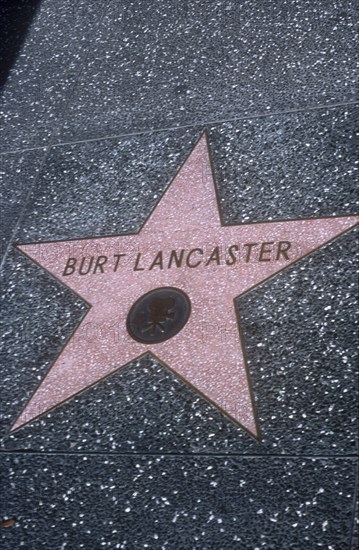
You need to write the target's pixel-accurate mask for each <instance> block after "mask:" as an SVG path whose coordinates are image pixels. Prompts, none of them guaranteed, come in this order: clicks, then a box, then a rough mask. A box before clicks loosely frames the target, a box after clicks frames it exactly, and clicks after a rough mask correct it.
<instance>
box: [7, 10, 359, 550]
mask: <svg viewBox="0 0 359 550" xmlns="http://www.w3.org/2000/svg"><path fill="white" fill-rule="evenodd" d="M24 1H26V0H24ZM0 13H1V7H0ZM356 20H357V15H356V12H355V5H354V2H352V1H345V2H344V1H339V2H332V3H330V4H329V3H327V2H324V1H319V0H317V1H314V2H299V1H298V2H296V1H293V2H287V1H283V2H280V3H275V4H274V3H269V2H259V1H254V0H248V1H243V2H238V3H234V2H229V1H226V2H210V3H207V2H206V3H205V2H191V3H190V2H181V4H180V5H177V2H176V3H175V2H171V1H169V2H166V3H160V4H158V5H156V6H152V5H151V6H150V5H149V4H145V3H141V2H140V3H138V2H137V3H136V4H134V3H128V2H126V3H123V2H107V3H103V2H96V3H94V2H90V3H89V2H82V0H77V1H76V2H68V1H67V0H63V1H62V0H61V2H58V3H56V10H55V9H54V5H53V4H52V3H51V2H48V1H47V0H43V2H42V5H41V7H40V9H39V11H38V13H37V15H36V18H35V20H34V22H33V24H32V26H31V28H30V31H29V34H28V36H27V38H26V40H25V43H24V46H23V49H22V51H21V55H20V57H19V58H18V60H17V62H16V64H15V66H14V69H13V71H12V73H11V75H10V78H9V80H8V83H7V85H6V87H5V88H4V91H3V96H2V100H3V103H2V107H1V109H0V111H1V112H4V113H5V114H6V118H5V124H4V126H3V130H2V132H3V134H2V135H3V136H4V137H3V138H2V139H1V151H3V154H1V155H0V163H1V164H0V176H1V192H2V196H3V197H4V200H3V201H2V202H3V204H2V208H3V209H4V212H5V215H4V220H5V223H3V252H5V251H6V250H7V251H8V253H7V254H6V257H5V259H4V268H3V272H2V302H1V308H2V318H3V319H4V329H3V331H2V342H3V347H2V351H1V355H0V360H1V364H0V369H1V371H0V372H1V378H0V394H1V395H0V407H1V408H0V436H1V440H0V469H1V487H0V492H1V494H2V497H1V499H0V538H1V544H0V546H1V547H2V548H5V549H6V550H8V549H9V550H12V549H17V548H29V549H31V550H32V549H34V550H37V549H38V548H51V550H52V549H55V550H60V549H61V550H62V549H64V548H71V549H73V548H86V549H91V550H92V549H95V550H97V549H98V548H129V549H131V550H132V549H137V548H138V549H139V548H150V549H156V550H157V549H161V550H162V549H167V548H168V549H176V550H177V548H186V549H187V548H191V549H192V548H194V549H197V548H198V549H208V550H212V549H214V550H222V549H231V550H232V549H233V548H239V549H241V550H242V549H245V550H247V549H248V550H257V549H262V548H264V549H273V550H279V549H280V550H287V549H288V548H290V549H292V548H293V549H298V550H307V549H312V548H325V549H328V550H355V549H356V547H357V546H356V545H357V530H356V528H355V527H354V510H355V491H356V487H357V481H358V480H357V452H358V437H357V435H358V422H357V398H358V397H357V396H358V392H357V389H358V386H357V374H356V373H357V345H356V331H357V315H356V312H357V296H358V289H357V279H356V273H355V272H356V269H355V267H356V266H355V262H354V256H355V252H356V249H357V247H356V241H355V237H356V233H357V231H351V232H350V233H348V234H346V235H343V236H341V237H340V238H338V239H337V240H336V241H335V242H333V243H332V244H330V245H328V246H326V247H324V248H322V249H321V250H318V251H317V252H315V253H313V254H312V255H310V256H309V257H307V258H305V259H303V260H301V261H300V262H298V263H297V264H295V265H294V266H292V267H291V268H290V269H287V270H286V271H283V272H282V273H281V274H279V275H278V276H276V277H275V278H273V279H272V280H269V281H267V282H266V283H265V284H263V285H261V286H259V287H258V288H256V289H255V290H254V291H252V292H250V293H248V294H246V295H245V296H242V297H240V298H239V299H238V300H237V307H238V311H239V315H240V321H241V327H242V331H243V335H244V339H245V344H246V353H247V357H248V363H249V370H250V376H251V380H252V385H253V391H254V397H255V402H256V407H257V411H258V416H259V421H260V425H261V430H262V437H263V440H262V442H261V443H260V444H259V443H257V442H255V441H254V440H253V439H252V438H250V437H249V436H248V435H247V434H246V433H245V432H244V431H243V430H241V429H240V428H239V427H236V426H235V425H234V424H232V423H231V422H230V421H229V420H227V419H225V418H224V417H223V416H222V415H221V414H220V413H219V412H218V411H216V410H215V409H214V408H213V407H211V406H210V405H209V404H208V403H207V402H206V401H205V400H204V399H203V398H201V397H200V396H198V395H196V393H195V392H194V391H193V390H192V389H190V388H188V387H187V386H186V385H185V384H184V383H183V382H181V381H180V380H179V379H177V378H176V377H175V376H174V375H173V374H172V373H170V372H168V371H167V370H166V369H165V368H164V367H163V366H162V365H159V364H158V363H157V362H156V361H155V360H154V359H152V358H150V357H146V358H143V359H142V360H141V361H137V362H136V361H135V362H133V363H131V364H129V365H128V366H126V367H125V368H124V369H123V370H122V371H118V372H116V373H115V374H113V375H112V376H111V377H109V378H107V379H106V380H103V381H101V382H99V383H98V384H96V385H95V386H94V387H92V388H90V389H88V390H87V391H85V392H83V393H81V394H80V395H78V396H76V397H74V398H73V399H71V400H70V401H69V402H67V403H65V404H63V405H62V406H59V407H57V408H56V409H54V410H53V411H51V412H50V413H48V414H46V415H44V416H43V417H41V418H40V419H38V420H36V421H34V422H32V423H30V424H28V425H27V426H25V427H24V428H22V429H20V430H18V431H17V432H15V433H13V434H11V435H9V434H8V429H9V426H10V425H11V424H12V422H13V421H14V420H15V418H16V416H17V415H18V414H19V412H20V410H21V408H22V407H23V406H24V404H25V403H26V402H27V400H28V399H29V398H30V397H31V395H32V393H33V392H34V390H35V389H36V387H37V386H38V384H39V382H40V380H41V378H42V377H43V376H44V375H45V373H46V372H47V371H48V370H49V368H50V367H51V365H52V363H53V361H54V360H55V358H56V357H57V356H58V354H59V353H60V351H61V349H62V348H63V346H64V344H65V343H66V341H67V340H68V338H69V337H70V336H71V334H72V333H73V331H74V330H75V328H76V326H77V325H78V323H80V322H81V319H82V317H83V315H84V314H85V312H86V310H87V306H86V305H85V304H84V303H83V302H82V301H81V300H80V299H78V298H77V297H76V296H75V295H74V294H73V293H72V292H71V291H70V290H68V289H66V288H65V287H64V286H63V285H61V284H60V283H59V282H58V281H56V280H54V279H53V278H52V277H51V276H50V275H48V274H47V273H45V272H44V271H43V270H42V269H41V268H39V267H38V266H36V265H34V264H33V263H31V262H30V261H29V260H28V259H27V258H25V257H23V256H22V255H21V254H20V253H19V252H17V251H16V250H15V249H14V246H13V244H14V243H15V242H16V243H19V242H32V241H46V240H56V239H67V238H78V237H84V236H96V235H111V234H116V233H119V232H131V231H137V230H138V229H139V228H140V226H141V224H142V223H143V222H144V220H145V219H146V217H147V216H148V215H149V213H150V212H151V209H152V208H153V206H154V205H155V204H156V202H157V201H158V199H159V197H160V196H161V194H162V193H163V191H164V190H165V188H166V186H167V185H168V183H169V181H170V180H171V178H172V177H173V175H174V173H175V172H176V170H177V168H178V166H179V165H180V164H181V163H182V162H183V160H184V159H185V158H186V156H187V154H188V152H189V151H190V150H191V146H192V144H193V143H194V142H195V141H196V140H197V139H198V136H199V135H200V133H201V132H202V131H203V128H204V127H206V128H207V130H208V134H209V141H210V146H211V151H212V157H213V167H214V171H215V175H216V179H217V185H218V192H219V198H220V203H221V208H222V215H223V219H224V221H225V222H226V223H241V222H255V221H261V220H267V219H290V218H297V217H299V218H305V217H314V216H331V215H346V214H353V213H355V212H356V211H357V199H358V191H357V185H356V181H357V166H358V164H357V155H356V151H357V138H356V136H355V134H356V128H357V120H358V107H357V105H353V104H351V103H352V102H353V100H354V99H355V95H354V93H355V88H354V82H355V74H354V66H355V55H356V53H355V52H356V49H357V48H356V43H355V39H354V31H355V23H356ZM338 104H340V105H338ZM323 105H324V107H323ZM289 111H293V112H289ZM271 113H272V114H271ZM236 117H237V118H236ZM221 120H223V122H218V123H215V121H221ZM183 125H186V127H178V128H177V126H183ZM174 127H176V128H174ZM139 131H143V133H139ZM127 134H133V135H127ZM108 135H112V136H116V137H113V138H111V139H104V136H108ZM88 138H91V140H90V141H86V140H87V139H88ZM75 140H80V141H82V140H84V141H83V142H81V143H74V141H75ZM65 141H66V142H67V143H62V142H65ZM40 145H41V146H44V148H41V147H39V146H40ZM29 147H30V148H34V149H33V150H30V151H28V150H25V149H27V148H29ZM6 151H7V152H8V153H7V152H6ZM9 151H16V152H12V153H9ZM14 232H15V233H14ZM105 329H106V330H107V331H111V330H113V327H111V326H106V327H105ZM8 519H10V520H13V522H10V523H12V526H9V527H5V525H6V523H3V522H4V521H5V522H6V520H8Z"/></svg>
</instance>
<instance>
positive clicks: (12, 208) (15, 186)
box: [0, 149, 45, 260]
mask: <svg viewBox="0 0 359 550" xmlns="http://www.w3.org/2000/svg"><path fill="white" fill-rule="evenodd" d="M44 154H45V150H44V149H38V150H35V151H27V152H22V153H11V154H7V155H0V220H1V241H0V247H1V248H0V260H1V259H2V258H3V255H4V252H5V250H6V247H7V245H8V242H9V241H10V239H11V237H12V233H13V231H14V230H15V228H16V223H17V221H18V219H19V216H20V213H21V211H22V209H23V207H24V202H25V200H26V197H27V195H28V193H29V191H30V190H31V188H32V187H33V185H34V183H35V181H36V178H37V176H38V173H39V169H40V165H41V161H42V159H43V157H44Z"/></svg>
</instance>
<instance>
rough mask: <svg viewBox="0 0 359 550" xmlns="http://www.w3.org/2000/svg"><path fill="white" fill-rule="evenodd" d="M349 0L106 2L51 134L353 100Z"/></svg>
mask: <svg viewBox="0 0 359 550" xmlns="http://www.w3.org/2000/svg"><path fill="white" fill-rule="evenodd" d="M356 21H357V15H356V9H355V2H354V1H352V0H349V1H348V2H345V3H344V2H337V3H333V2H331V3H328V2H327V1H325V0H319V1H316V2H308V1H307V2H294V3H293V2H291V3H283V2H277V3H273V2H254V1H253V2H229V1H228V0H223V1H218V2H216V3H208V2H203V1H197V2H189V1H185V2H180V3H179V2H177V1H174V0H173V1H171V2H162V3H160V4H157V5H156V7H154V6H153V5H152V4H146V3H145V2H143V3H141V4H140V6H139V4H138V3H136V4H128V3H126V2H120V3H114V4H112V5H110V6H109V9H108V12H107V13H106V15H105V17H104V18H103V20H102V21H101V25H100V26H99V29H98V31H97V33H96V35H95V36H94V37H93V39H92V43H91V48H92V53H91V62H90V63H88V64H86V65H85V66H84V69H83V72H82V74H81V77H80V78H79V80H78V82H77V85H76V89H75V92H74V94H73V97H72V100H71V105H70V108H69V110H68V111H67V114H66V120H65V124H64V126H63V128H62V131H61V133H60V135H59V138H58V139H59V140H61V141H70V140H73V139H87V138H98V137H104V136H109V135H122V134H124V133H131V132H138V131H144V130H150V129H160V128H171V127H175V126H183V125H189V124H190V125H192V124H194V123H198V124H203V123H204V122H206V123H207V122H208V121H212V122H213V121H220V120H228V119H233V118H236V117H242V116H247V115H254V114H256V115H258V114H263V113H268V112H271V111H274V112H278V111H287V110H289V109H298V108H308V107H313V106H317V105H326V104H333V103H346V102H349V101H355V100H356V89H355V81H356V80H355V79H356V70H355V58H356V41H355V25H356Z"/></svg>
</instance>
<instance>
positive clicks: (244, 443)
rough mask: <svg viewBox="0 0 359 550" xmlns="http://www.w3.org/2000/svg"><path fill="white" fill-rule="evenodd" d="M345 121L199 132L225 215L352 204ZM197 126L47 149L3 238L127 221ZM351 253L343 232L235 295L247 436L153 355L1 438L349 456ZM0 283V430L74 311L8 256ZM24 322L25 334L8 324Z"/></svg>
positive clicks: (346, 209)
mask: <svg viewBox="0 0 359 550" xmlns="http://www.w3.org/2000/svg"><path fill="white" fill-rule="evenodd" d="M353 120H354V109H352V108H351V109H349V110H346V109H344V108H343V109H330V110H328V111H316V112H311V113H301V114H291V115H281V116H276V117H274V116H273V117H268V118H266V119H256V120H253V121H250V120H249V121H246V122H245V123H243V122H238V123H237V125H234V124H232V123H231V125H228V124H224V125H216V126H213V127H211V128H210V129H209V135H210V143H211V146H212V149H213V156H214V164H215V170H216V175H217V179H218V185H219V192H220V196H221V204H222V205H223V213H224V215H225V217H226V220H227V221H229V222H237V221H238V222H239V221H242V220H246V221H248V220H249V221H256V220H258V219H265V218H266V217H273V218H274V217H277V216H278V217H280V218H285V217H293V213H294V212H295V211H296V210H295V208H296V209H297V212H298V214H299V215H301V216H303V217H304V216H309V217H310V216H319V215H323V216H324V215H330V214H331V213H335V214H346V213H347V214H349V213H352V212H353V204H352V203H353V188H354V181H353V177H352V162H353V158H352V153H353V150H352V148H351V140H350V139H349V136H350V135H351V125H352V123H353ZM271 129H272V130H271ZM199 132H200V129H198V130H197V129H196V128H192V129H181V130H176V131H174V132H162V133H154V134H151V135H150V134H146V135H142V136H132V137H128V138H122V139H120V140H118V139H109V140H99V141H96V142H88V143H84V144H74V145H68V146H58V147H54V148H53V149H52V151H51V153H50V155H49V157H48V159H47V163H46V166H45V168H44V170H43V172H42V174H41V177H40V182H39V185H38V187H37V188H36V191H35V193H34V194H33V196H32V198H31V200H30V201H29V206H28V209H27V215H26V216H25V217H24V220H23V224H22V226H21V229H20V231H19V233H18V236H17V240H18V241H20V242H26V241H28V240H29V241H37V240H49V239H59V238H74V237H83V236H94V235H101V234H116V233H118V232H122V231H134V230H137V229H139V227H140V225H141V223H143V221H144V220H145V218H146V216H147V215H148V214H149V212H150V211H151V209H152V208H153V206H154V205H155V203H156V201H157V200H158V197H159V196H160V195H161V194H162V193H163V191H164V189H165V187H166V185H167V183H168V182H169V180H170V179H171V178H172V177H173V174H174V173H175V171H176V169H177V167H178V165H179V164H180V163H181V162H182V160H184V158H185V157H186V155H187V154H188V151H189V149H190V147H191V142H193V141H195V140H196V138H197V137H198V135H199ZM315 135H320V136H321V137H320V139H318V140H316V139H315V138H314V137H313V136H315ZM333 135H334V136H335V139H334V143H335V144H336V145H335V147H333V155H330V154H329V155H327V154H325V152H324V151H326V149H327V147H328V142H329V141H330V136H333ZM266 136H267V139H266ZM283 136H284V137H283ZM345 136H348V140H347V144H346V145H345V146H344V145H343V142H344V138H345ZM307 140H309V141H308V143H310V144H311V146H309V147H308V146H307V145H306V143H307ZM310 140H311V141H310ZM267 147H268V148H269V149H270V151H271V154H263V156H262V162H259V161H258V159H257V156H256V155H254V156H251V154H250V152H251V151H252V149H254V150H255V151H256V152H259V151H260V150H262V149H263V150H264V151H266V150H267ZM295 151H297V152H298V157H299V159H300V163H299V164H295V158H296V157H295ZM283 158H286V159H289V160H288V170H289V171H290V178H289V179H288V178H286V177H285V171H284V170H283V169H282V167H281V164H282V159H283ZM354 158H355V157H354ZM292 163H294V166H295V168H293V167H291V166H292ZM252 165H253V172H250V173H249V167H250V166H252ZM313 165H315V167H314V168H313ZM249 174H250V175H249ZM253 181H260V182H263V185H259V184H258V185H257V192H258V194H257V196H256V198H255V200H254V197H253V189H252V182H253ZM266 182H268V184H267V185H265V184H266ZM288 189H289V190H288ZM290 190H292V193H291V192H290ZM293 195H295V197H296V200H295V205H294V206H293V203H292V202H291V198H293ZM237 197H241V199H242V200H240V199H238V198H237ZM335 198H336V201H335ZM242 204H243V208H242ZM303 204H304V205H303ZM330 205H332V206H333V209H334V212H331V211H330ZM277 212H278V214H277V215H276V213H277ZM354 250H355V241H354V236H353V234H348V235H345V236H343V237H341V238H340V239H338V240H337V241H336V242H335V243H333V244H331V245H330V246H328V247H326V248H325V249H322V250H320V251H318V252H316V253H314V254H313V255H312V256H311V257H309V258H306V259H303V260H302V261H301V262H299V263H298V264H296V265H295V266H293V267H292V268H290V269H289V270H287V271H285V272H283V273H282V274H280V275H279V276H277V277H276V278H275V279H273V280H271V281H268V282H267V283H266V284H265V285H263V286H262V287H259V288H257V289H256V290H255V291H253V292H251V293H250V294H248V295H247V296H245V297H243V298H241V299H240V300H239V302H238V307H239V311H240V315H241V320H242V328H243V332H244V337H245V341H246V346H247V352H248V357H249V359H250V370H251V379H252V383H253V387H254V394H255V398H256V403H257V408H258V412H259V416H260V422H261V427H262V431H263V442H262V443H261V444H257V443H256V442H254V441H252V439H251V438H250V437H249V436H248V435H246V434H245V433H244V432H243V431H242V430H241V429H240V428H237V427H236V426H234V425H233V424H232V423H231V422H229V421H228V420H226V419H224V418H223V417H222V416H221V414H220V413H219V412H217V411H216V410H215V409H214V408H213V407H211V406H210V405H208V404H207V403H206V401H204V400H203V399H202V398H200V397H199V396H197V395H196V394H195V393H194V392H193V391H192V390H190V389H189V388H187V387H186V386H185V385H184V384H183V383H182V382H180V381H179V380H177V379H176V378H175V377H174V376H173V375H172V374H171V373H169V372H167V371H166V370H165V369H164V368H163V367H162V366H160V365H158V364H157V363H156V362H155V361H153V360H142V361H141V362H140V363H138V364H136V363H133V364H131V365H129V366H128V367H126V368H124V369H123V370H122V371H118V372H117V373H115V374H114V375H112V376H111V377H109V378H108V379H107V380H105V381H102V382H101V383H99V384H98V385H96V386H95V387H93V388H91V389H89V390H87V391H86V392H84V393H82V394H81V395H79V396H77V397H76V398H74V399H72V400H71V401H70V402H68V403H66V404H64V405H62V406H60V407H58V408H57V409H55V410H54V411H52V412H51V413H49V414H48V415H45V416H43V417H42V419H40V420H38V421H35V422H33V423H32V424H30V425H28V426H26V427H24V428H22V429H21V430H19V431H17V432H15V433H14V434H13V435H12V436H10V437H5V439H4V440H3V446H5V448H7V449H19V448H27V449H34V450H35V449H43V450H51V449H52V450H61V451H65V450H76V451H84V450H86V451H88V450H91V451H100V450H101V451H102V450H104V451H106V452H107V451H119V450H121V451H126V452H146V451H147V450H150V451H151V452H165V451H166V452H191V453H192V452H211V453H216V452H228V453H233V452H241V453H249V454H270V453H285V454H288V453H291V454H306V453H307V454H308V453H310V454H316V455H320V454H330V455H337V454H339V455H340V454H342V453H349V454H351V453H353V452H354V451H355V448H356V440H357V435H356V434H357V430H356V422H355V418H356V392H355V356H356V347H355V338H354V336H353V335H354V333H355V327H356V319H355V315H354V311H355V305H356V303H357V302H356V296H357V289H356V277H355V266H354V264H353V253H354ZM30 282H31V287H30V288H31V292H30V293H29V292H28V288H29V284H30ZM4 288H5V289H6V292H5V301H4V304H5V305H4V307H5V312H6V317H7V318H8V322H9V327H10V328H9V331H8V340H7V343H6V345H7V349H8V351H7V355H6V358H5V362H4V364H5V365H6V369H5V371H4V372H5V375H4V376H3V379H2V382H1V385H2V386H3V390H2V392H3V395H4V396H5V399H4V403H5V404H4V406H3V407H4V410H3V433H5V432H6V429H7V428H8V426H9V425H10V423H11V422H12V421H14V419H15V418H16V416H17V414H18V413H19V411H20V409H21V407H22V406H23V404H24V403H25V402H26V400H27V399H28V398H29V396H30V395H31V394H32V392H33V391H34V389H35V388H36V386H37V384H38V383H39V380H40V378H41V377H42V376H43V375H44V374H45V372H46V371H47V370H48V369H49V368H50V366H51V362H52V361H53V360H54V359H55V357H56V356H57V354H58V353H59V351H60V349H61V347H62V346H63V344H64V342H65V341H66V339H67V338H69V337H70V335H71V333H72V332H73V330H74V328H75V326H76V325H77V323H78V322H80V319H81V318H82V315H83V313H84V311H85V307H84V306H81V303H80V302H79V301H78V300H77V299H76V298H75V297H74V296H73V295H72V294H71V292H70V291H68V290H66V289H64V287H63V286H62V285H60V284H59V283H58V282H56V281H54V280H53V279H51V278H50V276H48V275H47V274H46V273H45V272H43V271H42V270H41V269H40V268H38V267H36V266H34V265H32V264H31V263H30V262H29V261H28V260H26V259H25V258H22V257H20V255H19V254H18V253H17V252H15V251H14V252H13V254H12V255H11V257H9V260H8V264H7V268H6V270H5V285H4ZM29 319H31V321H30V326H29V330H28V331H23V329H22V327H23V324H24V323H28V322H29V321H28V320H29ZM32 322H33V324H34V328H31V327H32V324H31V323H32ZM30 328H31V330H30ZM98 330H99V331H100V332H101V330H114V329H113V327H107V326H106V327H99V328H98ZM54 335H55V337H54ZM95 336H96V337H98V336H99V335H98V334H96V335H95ZM28 365H30V366H28ZM109 411H111V414H109Z"/></svg>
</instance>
